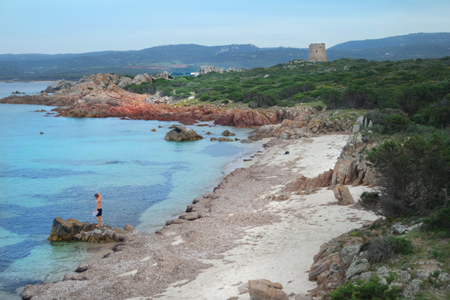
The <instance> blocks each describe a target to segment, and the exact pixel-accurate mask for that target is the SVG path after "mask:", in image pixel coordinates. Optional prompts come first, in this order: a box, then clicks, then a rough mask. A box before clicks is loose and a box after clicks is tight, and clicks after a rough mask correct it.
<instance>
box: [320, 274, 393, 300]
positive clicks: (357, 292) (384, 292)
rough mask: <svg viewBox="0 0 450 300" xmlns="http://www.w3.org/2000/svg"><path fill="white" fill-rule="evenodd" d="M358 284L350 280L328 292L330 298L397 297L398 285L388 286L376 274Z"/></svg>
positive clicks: (378, 299)
mask: <svg viewBox="0 0 450 300" xmlns="http://www.w3.org/2000/svg"><path fill="white" fill-rule="evenodd" d="M359 283H360V285H354V284H352V283H351V282H349V283H347V284H345V285H342V286H340V287H339V288H338V289H336V290H335V291H332V292H331V293H330V294H329V297H330V299H331V300H381V299H385V300H396V299H399V289H398V287H393V288H392V289H390V288H389V286H388V285H387V284H382V283H381V282H380V278H379V277H378V276H377V275H374V276H372V278H370V279H369V280H368V281H366V282H364V283H362V284H361V281H360V282H359Z"/></svg>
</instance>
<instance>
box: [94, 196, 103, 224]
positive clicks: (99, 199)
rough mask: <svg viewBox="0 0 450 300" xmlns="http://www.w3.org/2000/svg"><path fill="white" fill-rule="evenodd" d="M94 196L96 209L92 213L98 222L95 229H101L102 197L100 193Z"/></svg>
mask: <svg viewBox="0 0 450 300" xmlns="http://www.w3.org/2000/svg"><path fill="white" fill-rule="evenodd" d="M94 196H95V198H96V199H97V209H96V210H95V211H94V214H95V212H97V221H98V225H97V227H101V226H103V218H102V195H100V192H99V191H97V194H95V195H94Z"/></svg>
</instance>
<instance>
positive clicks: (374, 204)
mask: <svg viewBox="0 0 450 300" xmlns="http://www.w3.org/2000/svg"><path fill="white" fill-rule="evenodd" d="M379 201H380V195H378V193H371V192H363V193H362V194H361V197H360V201H359V202H360V204H361V206H362V207H364V208H365V209H367V210H371V211H374V212H377V211H378V210H379V209H380V207H379Z"/></svg>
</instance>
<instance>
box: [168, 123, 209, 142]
mask: <svg viewBox="0 0 450 300" xmlns="http://www.w3.org/2000/svg"><path fill="white" fill-rule="evenodd" d="M164 139H165V140H166V141H177V142H182V141H196V140H201V139H203V137H202V136H201V135H199V134H198V133H197V132H195V131H194V130H192V129H187V128H186V127H183V126H176V127H175V128H174V129H172V130H171V131H169V132H168V133H167V134H166V136H165V137H164Z"/></svg>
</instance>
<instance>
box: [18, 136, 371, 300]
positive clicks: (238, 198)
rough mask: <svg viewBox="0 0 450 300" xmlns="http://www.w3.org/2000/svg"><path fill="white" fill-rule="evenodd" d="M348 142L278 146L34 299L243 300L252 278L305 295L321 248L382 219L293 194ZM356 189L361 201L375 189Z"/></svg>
mask: <svg viewBox="0 0 450 300" xmlns="http://www.w3.org/2000/svg"><path fill="white" fill-rule="evenodd" d="M347 139H348V135H322V136H319V137H314V138H310V139H299V140H287V141H283V140H271V141H270V142H268V143H267V145H268V147H267V148H266V149H264V151H262V152H261V153H257V154H255V156H254V158H253V159H252V161H249V162H247V163H246V164H245V168H240V169H237V170H235V171H233V172H232V173H231V174H229V175H227V176H226V177H225V178H224V179H223V181H222V182H221V183H220V184H219V185H218V186H217V187H216V188H215V189H214V192H212V193H210V194H206V195H203V196H201V197H199V198H196V199H194V202H195V204H194V205H192V206H189V207H188V210H189V211H190V212H188V213H185V214H183V215H182V216H181V217H180V218H177V219H174V220H170V221H168V224H170V225H167V226H165V227H164V228H162V229H159V230H157V232H156V234H147V233H141V232H135V233H133V234H132V235H131V236H129V237H128V239H127V241H126V242H124V243H120V244H118V245H117V246H115V252H114V253H111V254H107V255H105V257H104V258H103V259H99V260H97V261H94V262H90V263H89V267H88V270H87V271H84V272H79V273H73V274H70V275H71V276H70V278H71V280H65V281H61V282H58V283H55V284H45V285H41V286H33V287H30V288H28V289H26V292H27V293H29V294H30V295H32V299H33V300H35V299H53V298H56V299H128V300H131V299H133V300H138V299H140V300H143V299H208V300H211V299H233V300H236V299H242V300H244V299H250V296H249V294H248V292H246V289H245V284H246V283H247V282H248V280H254V279H268V280H271V281H274V282H280V283H281V284H282V285H283V287H284V289H283V290H284V291H285V292H286V293H287V294H288V295H290V296H294V295H295V294H307V291H308V290H310V289H313V288H315V287H316V283H315V282H310V281H308V273H307V272H308V271H309V269H310V267H311V264H312V263H313V257H314V255H315V254H317V253H318V251H319V248H320V245H322V244H323V243H325V242H327V241H329V240H330V239H332V238H334V237H337V236H339V235H341V234H343V233H345V232H347V231H349V230H351V229H353V228H359V227H361V226H362V225H364V224H365V223H366V222H371V221H373V220H375V219H376V216H375V215H374V214H372V213H371V212H367V211H363V210H358V209H356V208H354V207H352V206H340V205H337V201H336V199H335V197H334V195H333V191H332V190H330V189H327V188H322V189H321V190H318V191H316V192H314V193H312V194H309V195H301V194H299V193H298V192H289V194H288V195H286V192H285V186H287V185H289V183H290V182H292V181H293V180H295V179H296V178H298V177H300V176H301V175H303V176H306V177H309V178H312V177H315V176H317V175H319V174H321V173H323V172H324V171H328V170H329V169H330V168H333V167H334V165H335V163H336V160H337V158H338V156H339V154H340V152H341V150H342V148H343V146H344V145H345V144H346V141H347ZM286 151H289V154H287V155H285V154H284V153H285V152H286ZM349 189H350V192H351V193H352V194H353V197H354V199H355V200H357V199H358V198H359V195H360V194H361V193H362V192H363V191H364V190H366V189H367V188H366V187H361V186H359V187H349ZM281 194H283V197H278V196H279V195H281ZM273 199H283V200H273ZM180 213H181V212H180ZM292 299H293V297H292Z"/></svg>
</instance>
